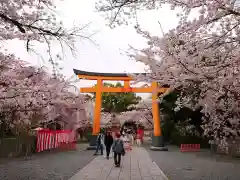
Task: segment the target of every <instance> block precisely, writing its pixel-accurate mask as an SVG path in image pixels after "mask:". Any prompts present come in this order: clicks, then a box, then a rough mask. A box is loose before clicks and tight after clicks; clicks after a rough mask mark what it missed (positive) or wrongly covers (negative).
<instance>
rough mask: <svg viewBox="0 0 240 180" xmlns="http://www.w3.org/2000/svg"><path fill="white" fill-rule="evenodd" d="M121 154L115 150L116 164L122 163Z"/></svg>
mask: <svg viewBox="0 0 240 180" xmlns="http://www.w3.org/2000/svg"><path fill="white" fill-rule="evenodd" d="M121 156H122V155H121V154H120V153H116V152H114V164H115V165H120V163H121Z"/></svg>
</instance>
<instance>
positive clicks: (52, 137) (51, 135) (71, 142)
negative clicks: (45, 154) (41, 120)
mask: <svg viewBox="0 0 240 180" xmlns="http://www.w3.org/2000/svg"><path fill="white" fill-rule="evenodd" d="M58 148H63V149H75V148H76V136H75V132H74V131H71V130H56V131H53V130H40V131H38V132H37V152H41V151H45V150H50V149H58Z"/></svg>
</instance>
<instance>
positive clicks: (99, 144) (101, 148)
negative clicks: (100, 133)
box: [95, 143, 103, 155]
mask: <svg viewBox="0 0 240 180" xmlns="http://www.w3.org/2000/svg"><path fill="white" fill-rule="evenodd" d="M99 149H100V150H101V155H103V146H102V144H101V143H98V144H97V149H96V152H95V154H97V153H98V151H99Z"/></svg>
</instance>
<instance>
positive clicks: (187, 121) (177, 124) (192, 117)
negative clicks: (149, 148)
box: [160, 90, 203, 144]
mask: <svg viewBox="0 0 240 180" xmlns="http://www.w3.org/2000/svg"><path fill="white" fill-rule="evenodd" d="M180 93H181V94H183V93H184V92H181V91H179V90H175V91H173V92H171V93H169V94H168V95H166V96H164V97H163V98H162V99H161V101H160V111H161V114H163V115H164V120H163V122H162V132H163V136H164V139H165V140H166V141H172V143H174V144H181V143H194V142H195V143H196V142H202V138H201V137H196V136H193V135H190V134H189V133H188V132H187V131H185V128H186V126H189V125H193V126H194V128H195V130H196V131H197V132H198V133H199V134H200V135H202V133H203V130H202V128H201V124H202V113H201V112H200V111H201V108H199V109H197V110H195V111H194V110H192V109H190V108H188V107H182V108H180V109H179V110H178V111H174V109H175V107H176V104H175V102H176V100H177V99H178V97H179V95H180Z"/></svg>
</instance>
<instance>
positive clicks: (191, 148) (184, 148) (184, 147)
mask: <svg viewBox="0 0 240 180" xmlns="http://www.w3.org/2000/svg"><path fill="white" fill-rule="evenodd" d="M196 151H200V144H181V152H196Z"/></svg>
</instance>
